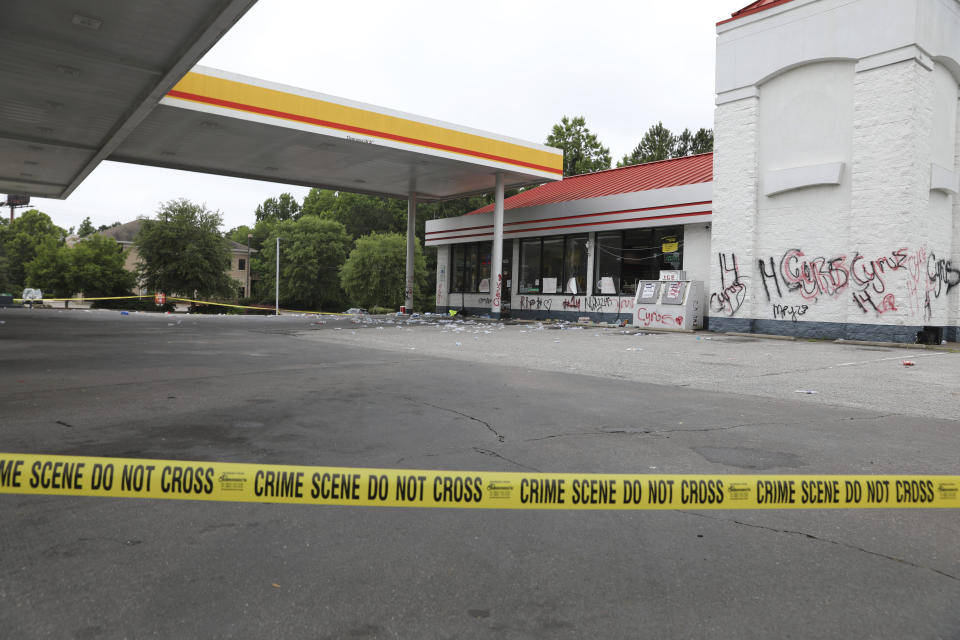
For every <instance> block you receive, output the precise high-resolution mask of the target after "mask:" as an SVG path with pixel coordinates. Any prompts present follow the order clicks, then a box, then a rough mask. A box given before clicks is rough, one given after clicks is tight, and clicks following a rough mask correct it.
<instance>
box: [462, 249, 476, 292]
mask: <svg viewBox="0 0 960 640" xmlns="http://www.w3.org/2000/svg"><path fill="white" fill-rule="evenodd" d="M464 249H465V251H466V257H465V258H464V264H465V265H466V266H465V268H464V271H465V272H466V277H465V280H464V283H463V286H464V287H466V289H464V290H465V291H476V290H477V273H478V271H479V265H478V264H477V245H475V244H468V245H467V246H466V247H465V248H464Z"/></svg>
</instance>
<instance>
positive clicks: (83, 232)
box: [77, 216, 97, 238]
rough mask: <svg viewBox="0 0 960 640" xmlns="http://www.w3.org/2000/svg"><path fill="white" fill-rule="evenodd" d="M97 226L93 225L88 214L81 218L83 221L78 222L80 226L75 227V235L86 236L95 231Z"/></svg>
mask: <svg viewBox="0 0 960 640" xmlns="http://www.w3.org/2000/svg"><path fill="white" fill-rule="evenodd" d="M96 232H97V228H96V227H95V226H93V223H92V222H90V216H87V217H86V218H84V219H83V222H81V223H80V226H79V227H77V235H78V236H80V237H81V238H86V237H87V236H89V235H90V234H91V233H96Z"/></svg>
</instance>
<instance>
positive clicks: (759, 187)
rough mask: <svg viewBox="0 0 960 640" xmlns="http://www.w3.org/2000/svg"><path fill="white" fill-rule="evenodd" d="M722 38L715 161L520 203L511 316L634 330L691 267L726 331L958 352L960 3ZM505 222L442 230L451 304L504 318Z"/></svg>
mask: <svg viewBox="0 0 960 640" xmlns="http://www.w3.org/2000/svg"><path fill="white" fill-rule="evenodd" d="M717 34H718V37H717V75H716V94H717V98H716V111H715V122H714V140H715V143H714V153H713V154H712V156H710V155H707V156H694V157H690V158H681V159H676V160H670V161H665V162H660V163H652V164H648V165H638V166H635V167H627V168H623V169H615V170H611V171H603V172H599V173H595V174H588V175H582V176H574V177H570V178H566V179H564V180H563V181H562V182H559V183H553V184H548V185H544V186H541V187H537V188H534V189H531V190H529V191H526V192H524V193H521V194H520V195H517V196H514V197H513V198H510V199H508V200H507V201H506V204H505V222H504V226H503V228H504V234H503V235H504V252H503V256H504V269H503V273H504V274H505V275H504V278H505V279H506V283H505V285H506V286H504V287H503V288H502V291H503V293H502V295H503V296H504V297H505V298H508V299H509V309H510V314H511V315H512V316H513V317H538V318H574V317H583V316H589V317H591V318H593V319H599V320H611V319H613V320H620V319H627V318H629V317H630V315H629V313H624V312H625V311H627V310H633V306H634V305H635V303H637V302H639V300H640V298H635V293H636V282H637V281H643V280H651V279H655V278H657V277H658V276H657V272H658V271H666V270H675V269H681V270H684V271H686V274H684V275H685V278H686V279H689V280H692V281H702V282H703V283H704V284H705V285H706V287H705V290H704V292H703V294H702V299H701V300H699V301H697V302H698V304H700V305H701V306H700V308H701V309H705V310H706V314H707V316H708V317H707V318H706V319H705V322H704V324H705V325H706V326H708V327H709V328H710V329H712V330H716V331H743V332H762V333H773V334H781V335H793V336H809V337H817V338H834V339H836V338H844V339H868V340H890V341H896V342H914V341H918V340H919V341H926V342H939V341H940V340H941V339H946V340H951V341H956V340H958V339H960V286H958V285H960V202H958V192H960V115H958V113H960V101H958V98H960V90H958V86H960V2H958V1H957V0H897V1H896V2H891V1H889V0H759V1H758V2H754V3H752V4H750V5H748V6H747V7H745V8H744V9H742V10H740V11H738V12H736V13H735V14H733V16H732V17H731V18H730V19H728V20H724V21H723V22H720V23H719V24H718V25H717ZM711 162H712V167H711V166H710V164H711ZM711 168H712V171H711ZM490 209H491V207H487V208H485V209H481V210H479V211H476V212H473V214H471V215H466V216H462V217H460V218H453V219H448V220H434V221H428V223H427V236H426V238H427V242H426V243H427V245H428V246H437V247H438V260H437V265H438V267H437V268H438V272H437V307H438V309H439V310H441V311H443V310H446V309H463V310H466V311H471V312H475V313H484V312H486V311H489V309H490V304H489V302H490V300H491V296H495V295H496V291H497V287H496V286H495V285H496V283H491V282H490V281H489V277H488V275H489V272H490V269H489V260H490V257H489V256H490V255H491V249H490V247H491V241H492V214H491V213H490V212H489V210H490ZM501 284H503V283H501ZM634 321H635V322H636V317H635V318H634Z"/></svg>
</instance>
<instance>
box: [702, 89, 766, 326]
mask: <svg viewBox="0 0 960 640" xmlns="http://www.w3.org/2000/svg"><path fill="white" fill-rule="evenodd" d="M758 115H759V100H758V99H757V98H756V97H750V98H744V99H742V100H736V101H734V102H727V103H725V104H721V105H718V106H717V108H716V111H715V113H714V155H713V223H712V225H711V226H712V239H711V255H710V284H709V288H708V290H707V298H708V306H707V310H708V313H709V315H710V316H711V318H753V317H756V315H755V310H754V307H755V305H754V300H755V296H756V293H757V292H756V286H757V285H759V283H758V282H756V278H754V277H752V273H753V264H754V263H755V262H756V258H755V257H754V244H755V242H754V241H755V237H756V226H757V184H758V179H757V175H758V174H757V172H758V157H757V155H758V145H757V124H758ZM718 254H720V255H718ZM721 255H722V256H723V262H724V264H723V265H721V264H720V262H721ZM734 258H735V259H736V268H737V269H738V270H739V274H740V276H741V279H740V282H739V285H738V284H737V283H735V282H734V280H735V279H736V275H735V273H734V271H733V269H734ZM722 266H723V267H726V269H723V268H721V267H722ZM738 298H739V299H740V300H742V303H740V302H739V300H738ZM738 305H739V306H738Z"/></svg>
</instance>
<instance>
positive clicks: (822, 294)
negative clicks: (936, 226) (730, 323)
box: [711, 247, 960, 322]
mask: <svg viewBox="0 0 960 640" xmlns="http://www.w3.org/2000/svg"><path fill="white" fill-rule="evenodd" d="M719 258H720V265H719V266H720V273H721V287H722V290H721V291H720V292H718V293H714V294H713V295H712V296H711V306H712V308H713V309H714V310H715V311H726V312H727V313H729V314H730V315H733V314H734V313H736V309H739V306H740V305H738V304H737V298H736V295H737V294H738V293H741V292H742V289H744V290H745V287H742V288H741V287H737V286H736V284H737V283H738V282H740V281H741V280H742V278H743V276H741V275H740V273H739V266H738V265H737V262H736V256H735V255H734V254H722V253H721V254H719ZM757 269H758V271H759V275H760V282H761V284H762V285H763V292H764V294H765V296H766V299H767V302H769V303H771V304H772V307H771V309H772V313H773V317H774V318H775V319H789V320H792V321H794V322H796V321H797V319H798V318H799V317H801V316H803V315H805V314H806V313H807V312H808V311H809V310H810V309H811V305H814V304H816V303H817V302H818V301H819V300H820V299H821V298H828V299H838V298H840V297H841V296H844V295H849V296H850V299H852V300H853V301H854V303H856V305H857V308H859V309H860V310H861V311H862V312H863V313H865V314H866V313H871V312H872V313H873V314H875V315H876V316H882V315H883V314H885V313H888V312H890V311H894V312H898V311H906V312H909V313H910V315H912V316H914V317H921V316H922V317H925V318H930V317H931V315H932V303H933V301H934V300H936V299H937V298H939V297H941V296H942V295H944V294H946V293H948V292H949V291H950V290H952V289H953V288H954V287H956V286H957V285H958V284H960V269H957V268H956V267H954V266H953V263H952V261H951V260H948V259H940V258H937V256H936V254H934V253H932V252H929V251H928V250H927V249H926V248H921V249H917V250H910V249H908V248H906V247H901V248H897V249H894V250H892V251H890V252H888V253H885V254H883V255H879V256H872V257H868V256H865V255H863V254H862V253H860V252H859V251H857V252H853V253H852V254H839V255H832V256H815V257H813V256H808V255H807V254H806V253H805V252H804V251H803V250H802V249H797V248H795V249H788V250H787V251H785V252H784V253H783V254H782V255H781V256H779V258H778V257H775V256H768V257H764V258H760V259H758V260H757ZM893 277H897V278H903V279H904V282H905V285H906V286H905V288H906V292H907V301H906V303H905V304H906V306H904V305H903V304H900V303H899V302H898V300H897V299H896V296H895V295H894V293H893V292H891V291H889V290H888V289H889V288H892V287H891V285H890V282H891V278H893ZM789 296H797V297H799V298H800V299H801V300H802V301H803V302H804V303H805V304H789V302H791V301H790V300H789ZM741 304H742V302H741Z"/></svg>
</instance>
